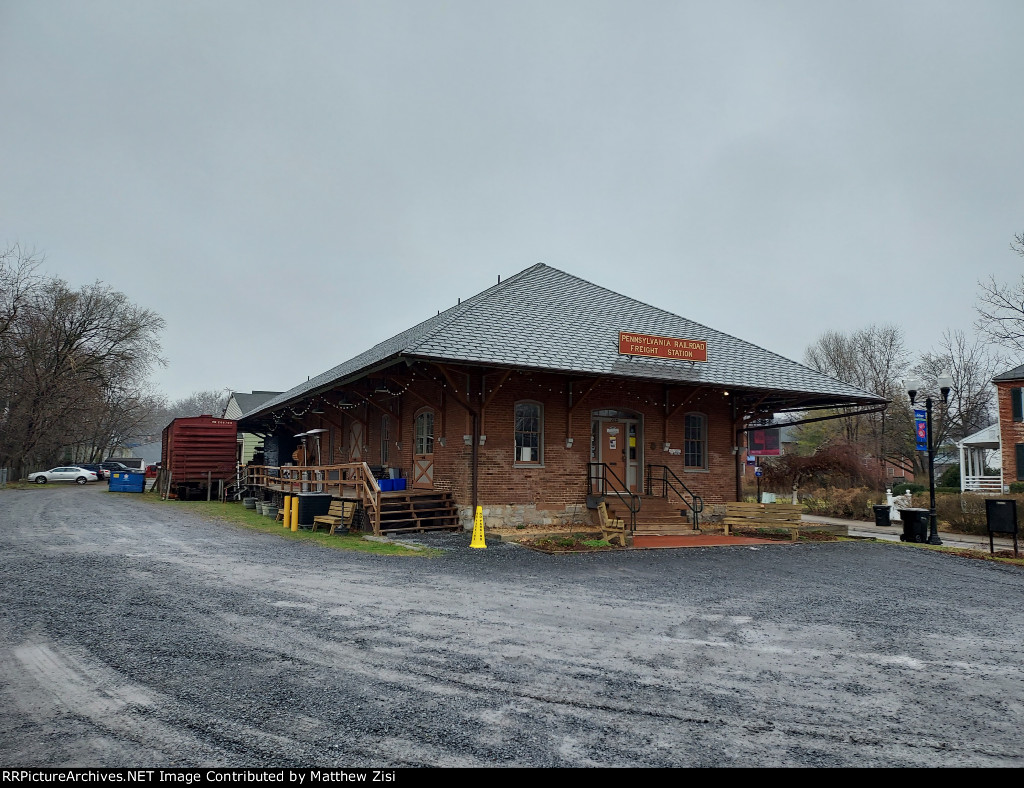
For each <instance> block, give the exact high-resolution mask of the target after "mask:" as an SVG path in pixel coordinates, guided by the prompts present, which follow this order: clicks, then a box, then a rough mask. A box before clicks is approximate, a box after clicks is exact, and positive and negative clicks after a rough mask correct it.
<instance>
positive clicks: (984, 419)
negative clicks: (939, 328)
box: [914, 331, 1005, 446]
mask: <svg viewBox="0 0 1024 788" xmlns="http://www.w3.org/2000/svg"><path fill="white" fill-rule="evenodd" d="M1004 363H1005V362H1004V360H1003V359H1002V358H1001V357H999V356H998V355H996V354H993V353H992V352H991V351H990V350H989V347H988V345H987V344H986V343H985V342H984V341H983V340H982V339H981V338H980V337H975V338H974V339H973V340H971V339H968V338H967V337H966V336H965V335H964V333H963V332H962V331H946V332H945V333H944V334H943V335H942V343H941V345H940V347H939V350H938V351H937V352H934V353H926V354H925V355H924V356H922V357H921V361H920V362H919V363H918V364H917V365H916V366H915V367H914V374H915V375H917V376H918V377H920V378H921V382H922V384H923V386H922V391H921V393H920V395H919V398H920V400H921V401H922V402H923V401H924V399H925V397H931V398H932V406H933V407H932V429H933V430H934V432H935V434H934V437H933V440H934V442H935V445H936V446H941V445H943V444H944V443H947V442H949V441H957V440H960V439H962V438H965V437H967V436H968V435H971V434H973V433H975V432H977V431H978V430H980V429H982V428H984V427H987V426H988V425H989V424H991V423H993V422H994V421H995V408H996V404H995V391H994V389H993V387H992V378H993V377H994V376H995V374H996V372H997V370H998V369H999V368H1000V367H1001V366H1002V365H1003V364H1004ZM943 373H948V374H949V376H950V377H951V378H952V380H953V387H952V388H951V389H950V393H949V404H948V405H946V406H945V407H940V406H939V405H938V403H940V402H941V400H942V397H941V394H940V392H939V389H938V385H937V383H936V379H937V378H938V376H939V375H941V374H943Z"/></svg>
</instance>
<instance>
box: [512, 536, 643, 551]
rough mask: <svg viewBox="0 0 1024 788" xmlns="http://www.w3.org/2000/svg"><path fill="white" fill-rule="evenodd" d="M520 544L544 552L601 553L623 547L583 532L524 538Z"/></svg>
mask: <svg viewBox="0 0 1024 788" xmlns="http://www.w3.org/2000/svg"><path fill="white" fill-rule="evenodd" d="M519 544H521V545H523V546H525V547H530V548H532V549H534V550H540V551H541V552H542V553H601V552H607V551H608V550H621V549H623V548H621V547H618V546H616V545H612V544H609V543H608V542H605V541H604V540H602V539H593V538H591V537H587V536H585V535H581V534H566V535H565V536H542V537H540V538H538V539H523V540H521V541H520V542H519Z"/></svg>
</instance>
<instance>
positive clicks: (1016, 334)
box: [975, 233, 1024, 356]
mask: <svg viewBox="0 0 1024 788" xmlns="http://www.w3.org/2000/svg"><path fill="white" fill-rule="evenodd" d="M1010 249H1012V250H1013V251H1014V252H1016V253H1017V254H1019V255H1020V256H1021V257H1024V233H1018V234H1017V235H1015V236H1014V237H1013V243H1011V244H1010ZM978 286H979V287H980V288H981V293H980V295H979V296H978V304H977V306H976V307H975V309H976V310H977V312H978V320H977V322H976V323H975V327H976V328H977V329H978V332H979V333H980V334H981V335H982V337H984V338H985V339H988V340H989V341H991V342H993V343H995V344H996V345H999V346H1000V347H1003V348H1006V349H1007V350H1009V351H1011V352H1012V353H1014V354H1015V355H1017V356H1020V355H1024V276H1022V277H1021V278H1020V279H1019V280H1018V281H1017V282H1016V284H1006V283H1002V282H997V281H996V278H995V277H994V276H990V277H989V278H988V280H987V281H983V282H978Z"/></svg>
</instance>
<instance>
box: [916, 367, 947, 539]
mask: <svg viewBox="0 0 1024 788" xmlns="http://www.w3.org/2000/svg"><path fill="white" fill-rule="evenodd" d="M935 382H936V384H938V387H939V393H940V394H941V395H942V404H943V405H945V404H946V403H948V402H949V390H950V389H951V388H953V379H952V378H950V377H949V375H939V377H938V378H937V379H936V381H935ZM906 386H907V396H908V397H910V405H911V407H913V405H914V400H915V399H917V393H918V392H919V391H920V390H921V382H920V381H919V380H908V381H906ZM924 412H925V429H926V430H927V441H928V495H929V501H928V544H942V540H941V539H939V524H938V520H937V519H936V517H935V440H934V439H933V438H932V398H931V397H925V400H924Z"/></svg>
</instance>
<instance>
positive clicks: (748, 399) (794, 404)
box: [238, 353, 889, 431]
mask: <svg viewBox="0 0 1024 788" xmlns="http://www.w3.org/2000/svg"><path fill="white" fill-rule="evenodd" d="M402 362H405V363H406V364H408V365H412V364H415V363H426V364H437V365H443V366H458V367H465V368H472V369H486V370H494V371H499V370H512V371H515V370H523V371H529V372H539V373H546V374H556V375H573V376H576V377H578V378H584V379H600V378H616V379H623V380H635V381H637V382H644V383H660V384H662V385H665V386H676V387H698V388H699V387H705V388H709V389H716V390H720V391H722V392H723V394H726V393H727V395H728V396H732V397H733V398H734V401H735V402H737V403H738V405H739V407H740V409H741V410H743V411H748V410H758V411H762V412H765V413H790V412H801V413H802V412H805V411H815V410H822V409H837V408H864V407H870V408H872V410H871V411H869V412H875V411H876V410H879V409H882V408H884V407H886V406H887V405H888V404H889V400H886V399H884V398H882V397H877V396H873V395H870V394H867V393H865V396H863V397H860V396H850V395H841V394H831V393H822V392H813V391H800V390H787V389H780V388H777V387H773V388H763V389H761V388H755V387H751V386H749V385H737V386H730V385H728V384H725V383H717V382H716V383H704V382H701V381H699V380H698V381H693V380H687V379H681V378H678V377H669V376H665V377H658V376H652V375H650V374H639V375H623V374H616V373H614V372H612V373H604V374H602V373H596V372H592V371H589V370H588V371H581V370H575V369H568V368H552V367H541V366H525V365H508V364H501V363H494V364H487V363H482V362H480V361H476V360H473V361H465V360H461V359H455V358H438V357H436V356H422V355H412V354H405V353H395V354H393V355H391V356H389V357H387V358H385V359H382V360H381V361H379V362H377V363H375V364H371V365H369V366H366V367H364V368H362V369H359V370H356V371H354V372H351V373H349V374H348V375H344V376H341V377H338V378H335V379H333V380H330V381H325V382H324V383H322V384H320V385H319V386H316V387H313V388H310V389H305V390H303V391H301V392H298V393H296V395H295V396H294V397H291V398H290V399H286V400H282V401H280V402H277V403H276V404H274V405H272V406H270V407H268V406H266V405H263V406H261V407H260V408H259V409H257V410H255V411H252V412H251V413H246V414H244V415H243V416H242V417H241V418H239V419H238V422H239V425H240V428H242V429H243V430H250V431H251V430H258V429H260V428H261V427H263V426H264V425H265V419H266V418H267V417H270V418H273V414H275V413H277V412H279V411H281V410H284V409H288V410H294V407H295V406H296V405H301V404H303V403H308V402H311V401H312V400H313V399H314V398H316V397H319V396H322V395H323V394H325V393H327V392H329V391H333V390H335V389H338V388H343V387H345V386H348V385H351V384H353V383H356V382H358V381H360V380H362V379H364V378H366V377H368V376H370V375H373V374H374V373H376V372H379V371H381V370H384V369H387V368H389V367H393V366H395V365H396V364H398V363H402ZM841 415H843V416H846V415H853V414H848V413H844V414H841Z"/></svg>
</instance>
